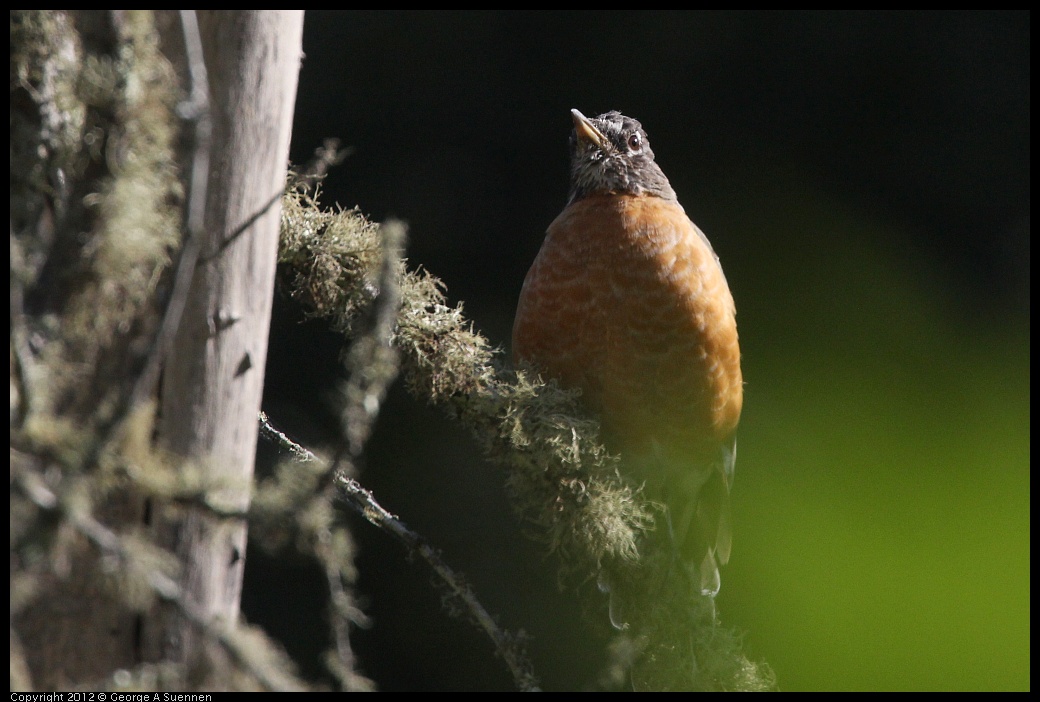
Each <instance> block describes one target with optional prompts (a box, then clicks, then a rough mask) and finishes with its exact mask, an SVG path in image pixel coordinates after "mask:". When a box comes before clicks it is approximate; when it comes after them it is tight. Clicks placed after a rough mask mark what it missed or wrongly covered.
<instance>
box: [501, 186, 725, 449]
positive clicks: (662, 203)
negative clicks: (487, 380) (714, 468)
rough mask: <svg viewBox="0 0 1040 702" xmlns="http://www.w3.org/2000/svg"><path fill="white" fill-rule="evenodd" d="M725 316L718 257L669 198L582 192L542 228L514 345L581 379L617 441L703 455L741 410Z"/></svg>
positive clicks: (548, 367) (521, 353) (564, 376)
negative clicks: (584, 195)
mask: <svg viewBox="0 0 1040 702" xmlns="http://www.w3.org/2000/svg"><path fill="white" fill-rule="evenodd" d="M734 316H735V311H734V304H733V298H732V296H731V294H730V291H729V286H728V285H727V283H726V278H725V276H724V275H723V273H722V269H721V267H720V266H719V264H718V260H717V259H716V257H715V254H714V252H713V251H712V250H711V246H710V245H709V244H708V241H707V239H706V238H705V237H704V235H703V234H701V232H700V230H698V229H697V227H696V226H695V225H694V224H693V223H692V222H691V221H690V219H689V218H688V217H687V216H686V214H685V212H683V210H682V208H681V207H680V206H679V205H678V204H676V203H674V202H670V201H667V200H663V199H661V198H657V197H636V196H618V195H603V196H591V197H587V198H584V199H582V200H579V201H578V202H576V203H574V204H572V205H570V206H568V207H567V208H566V209H565V210H564V211H563V212H562V213H561V214H560V216H559V217H557V218H556V220H555V221H553V223H552V224H551V225H550V226H549V229H548V231H547V233H546V237H545V241H544V243H543V244H542V248H541V250H540V251H539V253H538V256H537V258H536V259H535V262H534V264H533V265H532V266H531V270H530V271H529V272H528V274H527V278H526V279H525V281H524V287H523V291H522V292H521V294H520V302H519V306H518V308H517V313H516V320H515V323H514V327H513V354H514V356H515V358H516V359H517V360H522V361H527V362H529V363H531V364H534V365H535V366H538V367H539V368H541V369H542V370H544V371H545V372H546V373H547V374H549V375H550V376H553V377H556V378H558V379H559V380H560V381H561V382H562V383H563V384H564V385H566V386H570V387H580V388H581V389H582V390H583V393H584V397H585V402H586V404H587V405H588V406H589V408H590V409H591V410H592V411H593V412H595V413H597V414H598V415H599V416H600V419H601V421H602V422H603V425H604V429H605V431H606V435H607V436H608V438H609V439H610V440H611V443H613V444H614V445H615V446H616V448H619V449H621V450H623V451H624V450H637V451H644V450H649V449H650V448H651V446H652V445H657V446H662V445H663V446H664V447H665V448H668V449H670V450H676V451H682V452H683V453H684V454H686V455H688V456H690V457H691V458H696V457H698V456H705V457H706V456H710V455H713V454H714V453H715V452H716V451H717V450H718V447H719V445H720V443H722V442H724V441H726V440H728V439H729V438H730V437H732V435H733V432H734V431H735V429H736V425H737V421H738V419H739V417H740V409H741V404H742V399H743V383H742V378H741V372H740V350H739V346H738V343H737V328H736V321H735V318H734Z"/></svg>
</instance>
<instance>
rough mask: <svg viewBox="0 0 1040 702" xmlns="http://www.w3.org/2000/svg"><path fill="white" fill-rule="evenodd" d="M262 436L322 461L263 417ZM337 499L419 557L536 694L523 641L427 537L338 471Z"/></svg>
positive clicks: (519, 681) (516, 679)
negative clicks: (504, 626)
mask: <svg viewBox="0 0 1040 702" xmlns="http://www.w3.org/2000/svg"><path fill="white" fill-rule="evenodd" d="M265 424H266V428H262V433H263V435H264V436H267V437H277V438H276V439H275V440H276V441H277V443H278V445H280V446H283V447H284V448H286V449H287V450H289V451H290V452H291V453H292V454H293V455H294V456H300V457H303V460H307V461H317V460H320V459H319V458H318V457H317V456H316V455H315V454H314V453H313V452H311V451H310V450H309V449H307V448H305V447H303V446H301V445H299V444H297V443H296V442H294V441H293V440H292V439H290V438H289V437H287V436H286V435H285V434H284V433H282V432H281V431H279V430H278V429H276V428H275V427H273V426H272V425H271V424H270V421H269V420H268V419H267V417H266V415H264V416H262V417H261V427H265ZM335 485H336V488H337V497H338V498H339V500H340V503H341V504H343V505H345V506H346V507H347V508H349V509H350V510H351V511H353V512H354V513H355V514H358V515H360V516H361V517H363V518H364V519H365V520H366V521H368V522H369V523H370V524H372V525H374V526H375V527H377V528H379V529H381V530H382V531H384V532H386V533H387V534H389V535H390V536H391V537H392V538H393V539H395V540H396V541H397V542H399V543H400V544H402V545H403V546H404V547H405V548H406V550H407V551H408V552H409V553H412V554H415V555H417V556H419V558H421V559H422V560H423V561H424V562H425V563H426V564H427V566H429V568H430V570H432V571H433V573H434V575H436V576H437V578H438V579H439V580H440V581H441V582H442V583H443V584H444V586H445V587H446V588H447V590H448V591H449V592H450V593H451V594H452V595H453V596H454V597H456V598H457V599H458V601H460V602H461V603H462V604H463V606H464V609H465V610H466V611H468V612H469V615H470V617H471V619H472V620H473V621H474V622H475V623H476V624H477V626H478V627H479V628H480V629H481V630H482V631H483V632H484V633H485V634H486V635H487V637H488V638H489V639H491V642H492V644H493V645H494V647H495V651H496V652H497V653H498V655H500V656H501V657H502V660H503V661H505V663H506V666H507V667H508V668H509V672H510V673H511V674H512V675H513V681H514V683H515V684H516V686H517V689H519V690H523V691H534V690H537V689H538V688H537V681H536V679H535V676H534V672H533V671H534V667H533V666H532V664H531V662H530V661H529V660H528V659H527V656H526V654H525V653H524V652H523V650H522V646H521V644H522V641H521V638H520V637H518V636H517V635H515V634H511V633H509V632H508V631H504V630H503V629H501V628H500V627H499V626H498V624H496V623H495V620H494V618H493V617H492V616H491V615H490V614H489V613H488V611H487V609H485V608H484V605H482V604H481V603H480V600H479V599H478V598H477V595H476V594H475V593H474V592H473V590H472V589H471V588H470V587H469V585H467V584H466V581H465V578H463V577H462V576H460V575H459V574H458V573H456V572H455V571H454V570H452V568H451V567H450V566H449V565H448V564H447V563H445V562H444V560H443V559H442V558H441V556H440V553H439V552H438V551H437V549H435V548H433V547H432V546H431V545H430V544H429V543H428V542H427V541H426V539H425V538H424V537H422V536H420V535H419V534H417V533H416V532H414V531H412V530H411V529H409V528H408V527H407V526H406V525H405V524H404V522H402V521H401V520H400V519H399V518H398V517H397V516H395V515H394V514H392V513H390V512H389V511H388V510H387V509H385V508H384V507H383V506H382V505H381V504H379V502H378V501H377V500H376V498H375V496H373V495H372V492H371V491H370V490H367V489H365V487H363V486H362V485H361V483H359V482H358V481H357V480H355V479H353V478H351V477H349V476H348V475H347V474H346V473H345V472H344V471H342V470H340V471H337V473H336V476H335Z"/></svg>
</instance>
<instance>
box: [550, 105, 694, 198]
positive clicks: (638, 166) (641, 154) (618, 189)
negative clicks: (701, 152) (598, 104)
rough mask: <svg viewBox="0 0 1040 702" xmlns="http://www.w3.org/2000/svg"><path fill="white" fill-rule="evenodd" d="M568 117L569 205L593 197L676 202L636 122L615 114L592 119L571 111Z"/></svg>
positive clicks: (648, 143)
mask: <svg viewBox="0 0 1040 702" xmlns="http://www.w3.org/2000/svg"><path fill="white" fill-rule="evenodd" d="M571 117H572V118H573V119H574V131H573V132H571V141H570V146H571V186H570V202H574V201H576V200H580V199H581V198H583V197H586V196H588V195H594V194H597V193H621V194H627V195H653V196H656V197H661V198H665V199H666V200H675V199H676V197H675V191H674V190H672V186H671V185H670V184H669V183H668V178H667V177H666V176H665V174H664V172H663V171H662V170H661V167H660V166H658V165H657V163H656V162H655V161H654V152H653V151H652V150H651V149H650V140H649V139H647V137H646V132H645V131H643V125H641V124H639V122H638V121H636V120H634V119H632V118H631V117H626V116H624V115H623V114H621V113H620V112H617V111H616V110H615V111H611V112H606V113H604V114H602V115H600V116H599V117H593V118H592V119H590V118H588V117H586V116H585V115H583V114H582V113H580V112H578V111H577V110H571Z"/></svg>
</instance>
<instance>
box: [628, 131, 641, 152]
mask: <svg viewBox="0 0 1040 702" xmlns="http://www.w3.org/2000/svg"><path fill="white" fill-rule="evenodd" d="M642 148H643V139H642V138H641V137H640V136H639V134H630V135H629V137H628V150H629V151H639V150H640V149H642Z"/></svg>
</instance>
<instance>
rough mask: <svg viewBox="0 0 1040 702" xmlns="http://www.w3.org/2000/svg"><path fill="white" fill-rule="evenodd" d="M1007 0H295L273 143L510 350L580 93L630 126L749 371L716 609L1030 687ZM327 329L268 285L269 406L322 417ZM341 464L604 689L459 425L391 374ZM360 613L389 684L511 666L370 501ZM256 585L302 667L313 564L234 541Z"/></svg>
mask: <svg viewBox="0 0 1040 702" xmlns="http://www.w3.org/2000/svg"><path fill="white" fill-rule="evenodd" d="M1029 22H1030V16H1029V14H1028V13H997V12H993V13H990V12H971V13H911V12H907V13H873V12H867V13H833V12H828V13H815V12H808V13H802V12H784V13H775V12H769V13H759V12H747V13H745V12H722V13H662V14H658V13H649V12H645V13H610V12H596V13H580V14H571V13H464V14H453V13H392V12H379V13H355V12H308V13H307V18H306V28H305V36H304V50H305V53H306V59H305V60H304V63H303V69H302V73H301V76H300V89H299V97H298V101H297V110H296V121H295V131H294V137H293V147H292V160H293V161H294V162H296V163H303V162H306V161H308V160H309V159H310V157H311V153H312V152H313V150H314V148H315V147H317V146H318V145H320V143H321V141H322V139H323V138H325V137H338V138H340V139H341V140H342V142H343V143H344V144H345V145H347V146H349V147H350V148H351V149H352V154H351V156H350V158H349V159H348V160H347V161H346V163H345V164H344V165H342V166H341V167H339V168H338V169H336V170H335V171H334V172H333V173H332V174H331V175H330V176H329V178H328V179H327V181H326V184H325V194H324V198H323V199H324V203H325V204H326V205H329V206H331V205H333V204H336V203H338V204H341V205H343V206H345V207H352V206H354V205H358V206H359V207H360V208H361V209H362V211H364V212H365V213H367V214H369V215H370V216H371V217H373V218H374V219H376V220H381V219H384V218H386V217H388V216H396V217H400V218H403V219H405V220H406V221H407V222H408V223H409V225H410V235H411V239H410V243H409V248H408V256H409V259H410V261H411V264H412V265H413V266H419V265H421V266H423V267H425V268H427V269H429V270H430V271H431V272H432V273H434V274H435V275H437V276H439V277H440V278H441V279H443V280H444V282H445V283H446V284H447V289H448V294H449V296H450V298H451V300H452V301H453V302H456V301H464V302H465V307H466V310H467V313H468V315H469V317H470V318H471V319H472V320H473V321H474V323H475V325H476V327H477V328H478V329H479V330H480V331H482V332H483V333H484V334H485V335H486V336H488V337H489V338H490V339H491V340H492V342H493V343H496V344H499V345H501V347H502V348H503V349H507V348H508V343H509V332H510V328H511V324H512V315H513V310H514V306H515V303H516V299H517V295H518V293H519V290H520V286H521V283H522V281H523V276H524V274H525V272H526V270H527V267H528V266H529V265H530V262H531V261H532V259H533V258H534V255H535V253H536V252H537V250H538V247H539V245H540V243H541V238H542V234H543V232H544V230H545V227H546V226H547V225H548V223H549V222H550V221H551V220H552V219H553V217H555V215H556V214H557V213H558V212H559V211H560V209H561V208H562V206H563V204H564V200H565V197H566V188H567V147H566V144H567V136H568V132H569V130H570V128H571V123H570V116H569V113H568V111H569V109H570V108H572V107H576V108H578V109H580V110H582V111H583V112H584V113H585V114H588V115H595V114H599V113H601V112H604V111H607V110H609V109H619V110H621V111H623V112H625V113H626V114H628V115H631V116H634V117H636V118H638V119H639V120H641V121H642V123H643V125H644V127H645V128H646V130H647V132H648V134H649V136H650V139H651V142H652V144H653V148H654V151H655V153H656V154H657V159H658V162H659V163H660V164H661V166H662V168H663V169H664V171H665V173H667V174H668V176H669V177H670V179H671V182H672V185H673V187H674V188H675V190H676V192H677V193H678V194H679V198H680V201H681V202H682V203H683V205H684V206H685V208H686V210H687V212H689V213H690V215H691V217H692V218H693V219H694V221H696V222H697V223H698V224H699V225H700V226H701V228H702V229H704V231H705V232H707V234H708V236H709V237H710V238H711V240H712V243H713V244H714V247H715V249H716V251H717V252H718V253H719V255H720V257H721V259H722V262H723V265H724V267H725V269H726V274H727V277H728V279H729V281H730V285H731V287H732V289H733V293H734V296H735V298H736V301H737V309H738V312H739V315H738V323H739V325H740V331H741V342H742V350H743V355H744V373H745V379H746V381H747V391H746V399H745V414H744V417H743V420H742V424H741V432H740V442H741V450H740V460H739V461H738V471H737V476H738V477H737V481H736V485H735V493H734V499H735V506H734V509H735V519H736V536H735V545H734V553H733V559H732V562H731V564H730V566H729V567H728V568H726V569H725V571H724V573H723V588H722V593H721V594H720V597H719V607H720V611H721V616H722V619H723V621H724V622H725V623H726V624H728V625H731V626H736V627H737V628H739V629H740V630H742V631H745V632H747V635H746V641H747V647H748V649H749V651H750V652H751V654H752V655H753V656H755V657H760V658H762V659H765V660H766V661H768V662H769V663H770V664H771V665H772V666H773V667H774V669H775V670H776V672H777V674H778V678H779V682H780V685H781V687H782V688H784V689H788V690H791V689H992V688H997V689H1006V688H1012V689H1027V688H1028V687H1029V662H1028V661H1029V625H1028V621H1029V609H1030V606H1029V438H1028V432H1029V379H1030V363H1029V327H1030V321H1029V320H1030V315H1029V313H1030V305H1029V280H1030V265H1029V258H1030V246H1029V240H1030V235H1029V216H1030V206H1029V196H1030V185H1029V179H1030V168H1029V120H1030V90H1029V78H1030V76H1029V58H1030V56H1029V54H1030V32H1029ZM338 344H339V341H338V340H337V339H336V338H335V337H333V336H332V335H330V334H328V333H327V332H326V331H325V330H324V329H322V328H321V326H320V325H318V324H315V323H301V322H300V312H299V310H298V309H295V308H294V307H293V306H292V305H291V304H290V303H288V302H287V301H285V300H284V299H283V300H280V301H278V302H277V303H276V311H275V322H274V327H273V330H272V340H271V351H270V353H271V355H270V359H269V364H268V371H267V373H268V376H267V377H268V388H267V391H266V394H265V407H266V409H267V410H268V412H269V413H270V414H271V416H272V418H273V419H274V421H275V422H277V423H279V424H280V425H281V426H283V427H284V428H285V429H287V430H288V431H289V432H290V433H292V434H293V435H294V436H296V437H297V438H299V439H301V440H303V441H309V442H316V443H320V442H322V441H325V440H328V437H329V436H330V435H331V432H332V431H333V428H334V426H335V421H334V418H333V416H332V414H331V413H330V406H331V395H330V394H329V391H330V388H331V387H333V385H334V383H335V382H336V380H337V379H338V378H339V377H341V375H342V370H341V369H340V367H339V365H338V363H337V360H336V355H337V352H338ZM369 449H370V452H369V456H368V461H367V466H366V468H365V471H364V474H363V475H362V476H361V477H362V480H363V482H364V483H365V484H366V485H367V486H368V487H370V488H371V489H373V490H374V491H375V493H376V495H377V497H378V499H380V500H381V501H382V503H383V504H384V506H386V507H387V508H389V509H390V510H391V511H393V512H395V513H398V514H400V515H401V517H402V518H403V519H404V520H405V521H406V522H408V523H409V524H410V525H411V526H412V527H414V528H416V529H418V530H419V531H421V532H422V533H423V534H425V535H426V536H427V537H428V538H430V539H431V540H432V541H433V542H434V543H435V544H436V545H438V546H439V547H440V548H442V549H443V550H444V554H445V558H446V559H447V560H448V562H449V563H451V564H452V565H453V566H455V567H457V568H459V569H460V570H462V571H463V572H465V573H466V575H467V577H468V578H469V579H470V581H471V583H472V584H473V586H474V587H475V589H476V591H477V592H478V593H479V594H480V596H481V597H482V599H483V601H484V603H485V605H486V606H487V607H488V608H489V609H490V610H491V611H492V612H495V613H497V615H498V617H499V620H500V622H501V624H502V625H503V626H505V627H507V628H509V629H511V630H518V629H523V630H525V631H526V632H527V633H528V634H529V635H530V636H531V640H530V644H529V650H530V653H531V656H532V658H533V659H534V661H535V664H536V666H537V668H538V673H539V675H540V677H541V680H542V683H543V685H544V686H545V687H546V688H549V689H580V688H583V687H587V686H589V685H591V684H593V683H594V681H595V676H596V673H597V671H598V666H599V664H600V662H601V661H600V657H599V653H598V650H599V648H598V647H599V645H600V641H601V637H602V636H603V635H604V634H605V632H604V623H603V622H602V621H601V620H597V617H596V616H595V615H592V616H589V617H583V616H582V609H583V605H582V604H581V599H580V598H579V597H578V596H577V595H576V594H575V593H574V592H573V590H565V591H563V592H561V591H559V590H558V588H557V586H556V577H555V569H556V564H555V562H554V559H553V557H551V556H550V557H546V556H545V554H544V553H543V552H542V551H541V550H540V548H539V547H538V545H537V544H534V543H533V542H531V541H529V540H528V539H526V538H525V537H524V535H523V528H522V526H521V525H518V524H517V523H516V519H515V518H514V517H513V515H512V513H511V512H510V509H509V505H508V501H507V499H506V497H505V496H504V494H503V490H502V482H503V481H502V476H501V474H500V471H499V470H498V469H497V468H496V467H494V466H490V465H488V464H486V463H484V462H482V461H481V459H480V457H479V455H478V453H477V451H476V449H475V447H474V446H473V444H472V442H470V440H469V439H468V437H467V436H466V434H465V433H464V432H462V431H460V429H459V428H458V427H456V426H454V425H453V424H451V423H450V422H448V421H447V420H446V419H444V418H443V417H441V416H440V414H439V413H438V412H437V411H435V410H432V409H429V408H426V407H422V406H420V405H418V404H417V403H416V402H415V401H414V400H411V399H410V398H409V397H408V396H407V395H405V394H404V393H403V391H401V390H400V389H397V390H395V392H394V393H393V394H392V396H391V398H390V399H389V401H388V402H387V404H386V406H385V408H384V411H383V413H382V415H381V418H380V423H379V428H378V431H377V433H376V435H375V437H374V438H373V440H372V442H371V444H370V446H369ZM356 534H357V538H358V542H359V547H360V559H359V561H358V567H359V570H360V573H361V577H360V582H359V585H358V592H359V594H360V595H361V596H362V597H363V598H364V600H363V606H364V610H365V611H366V612H367V613H368V614H369V615H370V616H371V618H372V626H371V628H370V629H368V630H367V631H363V632H360V633H359V634H358V635H357V637H356V640H355V644H356V649H357V653H358V655H359V656H360V660H361V667H362V669H363V671H365V672H366V673H367V674H369V675H371V676H372V677H373V678H374V679H375V680H376V681H377V682H378V684H379V685H380V687H381V688H382V689H385V690H395V689H457V690H469V689H509V687H510V681H509V677H508V675H507V674H506V673H505V670H504V666H503V665H502V663H501V662H500V661H498V660H497V659H495V658H494V657H493V654H492V652H491V649H490V646H489V645H488V644H487V643H486V642H485V641H484V640H483V639H482V638H481V636H479V635H478V634H477V633H476V632H475V631H474V630H473V629H472V628H471V627H469V626H468V625H466V624H465V623H462V622H459V621H457V620H454V619H452V618H450V617H448V616H447V615H446V614H445V613H444V612H443V611H442V610H441V609H440V606H439V596H438V595H437V594H436V593H435V592H434V591H433V589H432V588H431V587H430V577H429V574H428V573H427V572H426V571H425V570H424V569H423V568H422V567H421V566H420V565H418V564H412V563H409V562H408V561H407V560H406V558H405V557H404V555H403V554H402V553H401V551H400V549H399V548H398V547H397V546H396V545H395V544H393V543H392V542H390V541H389V540H388V539H386V538H384V537H383V536H382V535H380V534H379V533H376V532H375V531H374V529H372V528H371V527H369V526H367V525H366V524H363V523H359V524H358V525H357V527H356ZM249 559H250V560H249V561H248V567H247V575H246V593H245V600H244V609H245V612H246V615H247V617H248V618H249V619H250V620H251V621H254V622H258V623H262V624H264V625H265V626H268V627H269V628H270V629H271V630H272V631H273V632H274V633H276V634H278V635H280V636H282V637H283V639H284V640H285V641H286V644H287V646H289V648H290V650H292V651H293V653H294V654H295V655H297V657H298V658H299V660H300V661H301V664H302V665H303V669H304V671H305V672H307V673H310V674H317V671H318V670H319V669H320V668H319V667H318V665H317V663H316V660H315V658H314V655H315V652H316V651H318V650H320V649H321V648H322V647H324V646H325V644H326V641H325V637H326V636H327V634H326V626H325V624H324V621H323V616H324V612H322V611H321V610H320V607H318V606H316V603H320V602H321V601H322V599H323V594H322V593H323V589H322V588H323V585H322V581H321V578H320V577H319V575H318V574H317V573H315V572H313V571H312V570H310V569H309V568H308V566H307V564H305V563H299V562H293V561H292V560H291V559H289V558H274V559H272V558H269V557H265V556H263V555H262V554H261V553H260V552H259V551H257V552H253V551H251V552H250V555H249Z"/></svg>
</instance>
